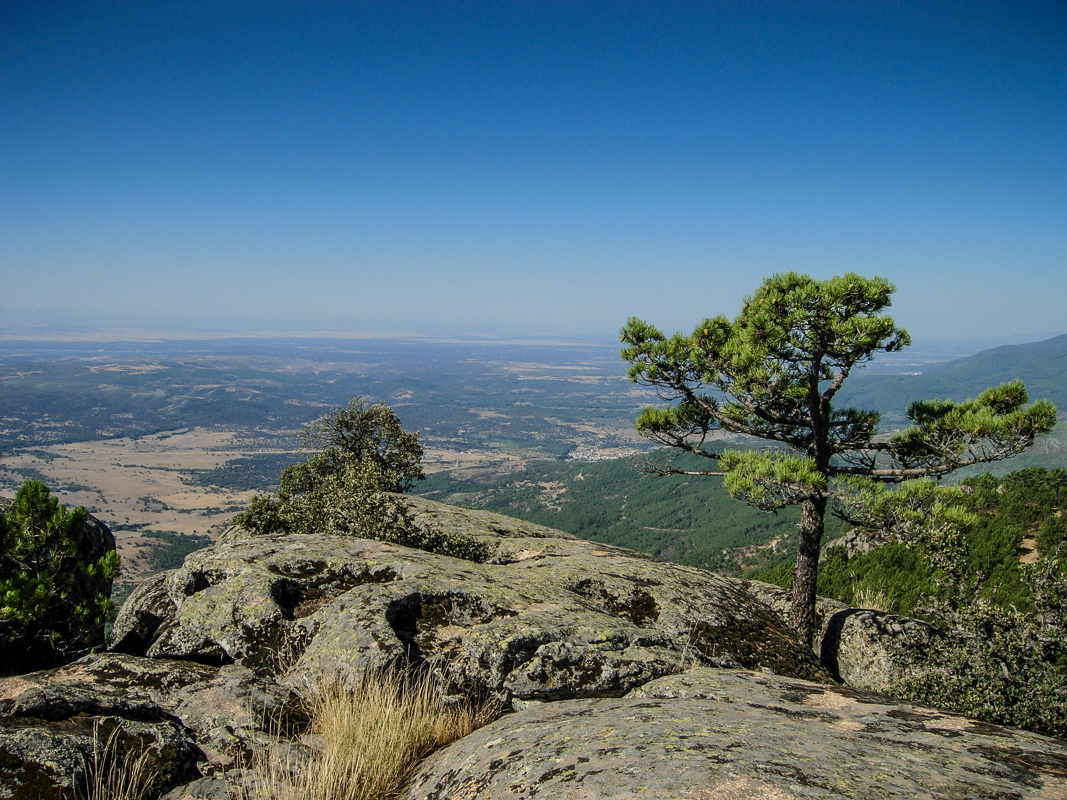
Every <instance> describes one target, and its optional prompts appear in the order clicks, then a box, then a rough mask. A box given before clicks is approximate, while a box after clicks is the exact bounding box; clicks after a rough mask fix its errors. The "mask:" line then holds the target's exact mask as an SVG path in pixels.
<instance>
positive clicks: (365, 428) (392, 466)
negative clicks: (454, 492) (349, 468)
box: [301, 397, 423, 492]
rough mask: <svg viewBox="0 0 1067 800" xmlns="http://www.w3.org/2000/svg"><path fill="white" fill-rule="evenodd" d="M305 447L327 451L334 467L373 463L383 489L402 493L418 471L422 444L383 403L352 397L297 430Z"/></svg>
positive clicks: (413, 480)
mask: <svg viewBox="0 0 1067 800" xmlns="http://www.w3.org/2000/svg"><path fill="white" fill-rule="evenodd" d="M301 440H302V443H303V445H304V447H305V448H307V449H308V450H321V451H323V452H324V453H328V454H330V461H331V464H332V465H333V467H334V468H335V469H337V470H340V469H342V465H343V464H352V463H361V464H365V465H371V464H373V465H374V467H375V469H376V472H377V474H376V478H375V480H376V482H377V483H378V485H379V486H380V487H381V489H382V490H383V491H387V492H406V491H408V490H409V489H410V488H411V487H412V485H413V484H414V483H415V481H417V480H421V479H422V478H423V474H422V445H421V444H420V443H419V434H418V433H408V432H407V431H405V430H404V426H403V425H401V424H400V418H399V417H398V416H397V415H396V412H394V411H393V409H391V408H390V407H389V406H387V405H386V404H385V403H382V402H378V403H375V404H374V405H370V404H369V403H368V402H367V401H366V400H365V399H364V398H362V397H353V398H352V399H351V400H349V401H348V405H347V406H345V407H344V408H339V409H337V410H336V411H332V412H330V413H328V414H323V415H322V416H321V417H319V418H318V419H317V420H315V421H314V422H312V423H311V425H309V426H308V427H307V428H305V429H304V430H303V432H302V433H301Z"/></svg>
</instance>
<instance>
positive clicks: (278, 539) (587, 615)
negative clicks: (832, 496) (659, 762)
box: [115, 498, 829, 700]
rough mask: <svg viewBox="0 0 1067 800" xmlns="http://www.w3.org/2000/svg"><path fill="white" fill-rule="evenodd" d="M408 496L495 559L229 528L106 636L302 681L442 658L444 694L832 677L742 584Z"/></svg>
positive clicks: (570, 693)
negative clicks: (706, 674)
mask: <svg viewBox="0 0 1067 800" xmlns="http://www.w3.org/2000/svg"><path fill="white" fill-rule="evenodd" d="M409 502H410V503H411V504H412V506H413V508H414V510H415V512H416V515H417V518H419V519H420V520H421V521H423V522H424V523H430V524H433V525H435V526H436V527H438V528H441V529H444V530H449V531H456V532H461V533H467V534H470V535H473V536H476V537H478V538H480V539H482V540H484V541H486V542H489V543H491V544H492V545H493V547H494V548H495V555H494V558H493V559H492V560H491V562H490V563H485V564H476V563H472V562H468V561H463V560H460V559H455V558H450V557H447V556H441V555H434V554H431V553H427V552H424V551H420V550H413V549H408V548H404V547H399V546H396V545H391V544H385V543H382V542H377V541H369V540H363V539H356V538H352V537H341V536H330V535H325V534H324V535H288V536H252V535H248V534H242V533H240V532H237V531H234V532H231V533H228V534H227V535H226V536H225V537H223V538H222V539H221V540H220V541H219V542H218V543H217V544H216V545H215V546H214V547H212V548H208V549H206V550H201V551H199V552H196V553H193V554H192V555H190V556H189V557H188V558H187V559H186V561H185V564H184V565H183V566H182V567H181V568H179V569H177V570H173V571H171V572H169V573H166V574H165V575H164V576H163V577H162V578H159V579H156V581H155V582H153V583H152V584H151V585H149V586H146V587H142V590H139V591H138V592H137V593H135V595H133V596H131V597H130V599H129V600H128V601H127V602H126V604H125V605H124V606H123V609H122V613H121V615H120V617H119V620H118V621H117V622H116V626H115V630H116V632H119V633H120V638H119V641H120V642H121V644H117V645H116V646H121V647H123V648H131V649H132V650H133V651H134V652H139V653H144V654H146V655H148V656H150V657H155V658H179V659H190V660H194V661H201V662H205V663H209V664H225V663H235V664H238V665H241V666H243V667H247V668H248V669H250V670H252V671H253V672H255V673H256V674H257V675H259V676H261V677H273V676H282V678H283V680H284V682H285V683H287V685H289V686H291V687H293V688H294V689H296V690H298V691H305V690H306V687H308V686H314V685H319V684H321V683H323V682H327V681H330V680H334V679H335V677H336V676H340V677H341V678H342V679H347V680H356V679H358V677H359V676H360V675H361V674H362V672H363V671H364V670H365V669H366V667H367V666H368V665H370V664H372V663H380V662H383V661H389V660H394V659H403V660H408V661H411V662H416V663H418V662H430V663H432V664H434V665H436V667H437V669H438V674H439V676H440V677H441V678H442V679H443V681H444V684H445V686H446V691H448V692H450V693H471V692H476V693H481V694H494V693H495V694H497V695H503V696H505V697H506V698H512V697H514V698H519V699H522V700H558V699H563V698H570V697H603V696H620V695H622V694H625V693H626V692H627V691H629V690H631V689H633V688H634V687H636V686H640V685H642V684H644V683H646V682H648V681H650V680H652V679H654V678H657V677H661V676H663V675H667V674H670V673H672V672H675V671H677V670H678V669H679V667H680V666H681V665H683V664H687V663H697V664H706V665H718V666H728V667H729V666H743V667H747V668H752V669H760V668H767V669H771V670H773V671H774V672H776V673H779V674H788V675H795V676H797V677H804V678H814V679H822V680H829V675H828V673H827V672H826V671H825V670H824V669H823V668H822V667H821V666H820V664H819V662H818V660H817V659H816V658H815V657H814V654H813V653H811V652H810V651H809V650H808V649H807V648H804V647H802V646H800V645H799V644H798V642H797V640H796V637H795V636H794V635H793V633H792V632H791V631H790V630H789V629H788V628H787V627H786V626H785V625H784V623H783V622H782V621H781V619H779V617H778V616H777V615H776V614H775V613H774V612H773V611H772V610H771V609H770V608H768V607H767V605H766V604H765V603H763V602H761V601H760V600H758V599H757V598H756V597H755V596H754V595H753V594H752V593H751V592H750V591H748V589H747V588H746V584H745V583H744V582H742V581H737V580H732V579H729V578H724V577H721V576H718V575H713V574H711V573H708V572H705V571H703V570H699V569H695V568H691V567H684V566H680V565H677V564H671V563H667V562H663V561H659V560H657V559H654V558H651V557H649V556H645V555H642V554H640V553H636V552H633V551H629V550H623V549H620V548H614V547H608V546H606V545H601V544H597V543H594V542H587V541H583V540H580V539H576V538H574V537H571V536H569V535H567V534H562V533H559V532H557V531H552V530H551V529H548V528H544V527H542V526H537V525H532V524H529V523H524V522H520V521H518V520H513V519H510V518H507V517H503V516H500V515H497V514H492V513H488V512H478V511H470V510H466V509H459V508H454V507H451V506H444V505H442V504H439V503H434V502H432V501H429V500H424V499H420V498H409ZM145 620H149V624H145V622H144V621H145ZM150 628H154V632H152V633H151V634H147V635H146V634H145V633H144V632H146V631H148V630H149V629H150ZM131 631H139V633H137V634H136V635H133V634H131V633H128V632H131ZM135 644H136V647H135V646H134V645H135Z"/></svg>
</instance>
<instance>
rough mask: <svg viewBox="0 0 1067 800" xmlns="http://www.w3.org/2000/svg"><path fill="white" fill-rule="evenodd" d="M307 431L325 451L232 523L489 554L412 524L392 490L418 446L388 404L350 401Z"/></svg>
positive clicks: (416, 472) (459, 554) (472, 542)
mask: <svg viewBox="0 0 1067 800" xmlns="http://www.w3.org/2000/svg"><path fill="white" fill-rule="evenodd" d="M364 416H367V417H368V419H363V417H364ZM308 430H309V431H310V432H311V433H309V434H308V435H307V436H305V437H304V440H305V444H306V445H310V444H314V443H326V444H328V445H329V446H328V447H327V449H325V450H323V451H321V452H318V453H314V454H313V455H312V456H311V457H310V458H308V460H307V461H305V462H304V463H301V464H293V465H291V466H289V467H286V468H285V470H284V471H283V472H282V477H281V481H280V483H279V486H278V491H277V493H276V494H275V495H274V496H273V497H271V496H259V497H256V498H254V499H253V501H252V504H251V505H250V506H249V508H248V510H247V511H244V512H242V513H240V514H238V515H237V516H235V517H234V518H233V519H232V521H231V523H232V524H233V525H236V526H238V527H240V528H243V529H245V530H247V531H249V532H251V533H256V534H278V533H281V534H288V533H332V534H340V535H348V536H360V537H363V538H365V539H376V540H378V541H383V542H393V543H395V544H400V545H403V546H405V547H416V548H419V549H421V550H427V551H430V552H434V553H440V554H442V555H449V556H454V557H456V558H463V559H466V560H468V561H479V562H481V561H486V560H488V558H489V557H490V556H491V555H492V550H491V548H490V547H489V546H488V545H486V544H484V543H482V542H480V541H479V540H477V539H475V538H474V537H472V536H468V535H466V534H459V533H451V532H449V533H446V532H442V531H439V530H436V529H430V528H423V527H420V526H419V525H418V524H416V523H415V521H414V519H413V518H412V515H411V511H410V510H409V509H408V506H407V504H406V503H405V502H404V501H403V500H402V499H401V498H400V497H399V496H398V495H397V494H395V492H397V491H400V490H403V489H405V488H407V487H408V486H409V485H410V484H411V482H412V481H414V480H416V479H417V478H418V477H419V476H421V474H422V469H421V466H420V464H419V460H420V459H421V458H422V448H421V447H420V446H419V444H418V435H417V434H408V433H405V432H404V430H403V429H402V428H400V422H399V420H398V419H397V418H396V416H395V415H394V414H393V412H392V410H391V409H389V407H388V406H385V405H384V404H382V403H379V404H377V405H375V406H367V405H366V403H365V402H363V401H362V400H360V399H359V398H357V399H354V400H353V401H351V402H350V403H349V404H348V407H347V408H345V409H341V410H339V411H337V412H334V413H332V414H327V415H326V416H324V417H322V418H321V419H320V420H319V421H318V422H316V423H314V424H313V425H312V426H311V427H310V428H309V429H308ZM357 433H359V436H361V437H362V441H357V439H358V438H359V437H357Z"/></svg>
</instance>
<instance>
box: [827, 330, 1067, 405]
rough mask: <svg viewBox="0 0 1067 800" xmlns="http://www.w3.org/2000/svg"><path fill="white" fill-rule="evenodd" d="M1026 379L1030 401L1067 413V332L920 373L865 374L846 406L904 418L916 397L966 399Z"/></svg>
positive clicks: (855, 381) (843, 399)
mask: <svg viewBox="0 0 1067 800" xmlns="http://www.w3.org/2000/svg"><path fill="white" fill-rule="evenodd" d="M1015 378H1021V379H1022V380H1023V381H1024V382H1025V383H1026V390H1027V392H1028V393H1029V395H1030V400H1031V401H1034V400H1039V399H1042V398H1044V399H1048V400H1051V401H1052V402H1053V403H1055V404H1056V407H1057V408H1058V409H1059V411H1060V412H1061V414H1064V413H1067V334H1064V335H1062V336H1055V337H1053V338H1051V339H1045V340H1044V341H1040V342H1030V343H1028V344H1015V345H1004V346H1003V347H995V348H993V349H991V350H983V351H981V352H980V353H976V354H974V355H973V356H968V357H967V358H961V359H957V360H955V361H949V362H947V363H945V364H938V365H936V366H933V367H929V368H928V369H926V370H924V371H923V372H922V373H920V374H899V375H889V374H877V375H876V374H864V373H863V372H862V371H859V372H857V373H855V375H854V376H853V377H852V378H851V379H850V380H849V381H848V382H846V383H845V385H844V386H843V387H842V388H841V393H840V395H839V396H838V402H839V403H840V404H841V405H850V406H857V407H859V408H870V409H875V410H877V411H880V412H881V413H882V414H883V416H885V418H886V420H887V421H894V420H902V419H903V417H904V412H905V411H906V410H907V407H908V404H909V403H911V402H912V401H914V400H929V399H932V398H935V397H936V398H941V399H946V400H955V401H957V402H958V401H960V400H966V399H967V398H969V397H974V396H976V395H977V394H979V393H980V392H981V391H982V390H983V389H986V388H987V387H989V386H996V385H997V384H1000V383H1004V382H1006V381H1010V380H1014V379H1015Z"/></svg>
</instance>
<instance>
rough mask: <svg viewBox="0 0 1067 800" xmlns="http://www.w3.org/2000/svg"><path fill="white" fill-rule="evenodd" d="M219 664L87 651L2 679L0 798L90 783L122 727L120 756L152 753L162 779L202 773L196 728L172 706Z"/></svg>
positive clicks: (58, 793) (31, 797)
mask: <svg viewBox="0 0 1067 800" xmlns="http://www.w3.org/2000/svg"><path fill="white" fill-rule="evenodd" d="M213 673H214V670H211V669H210V668H205V667H203V666H202V665H199V664H189V663H183V662H158V661H152V660H149V659H132V658H129V657H123V656H87V657H85V658H83V659H81V660H79V661H76V662H74V663H73V664H68V665H67V666H64V667H58V668H55V669H50V670H45V671H42V672H35V673H29V674H27V675H20V676H17V677H11V678H5V679H2V680H0V776H2V778H3V779H2V780H0V798H3V799H4V800H9V799H10V800H41V799H42V798H45V799H48V798H57V799H58V798H67V797H72V796H73V793H74V792H75V791H76V790H77V791H82V790H84V788H85V784H86V779H87V776H88V773H89V770H90V769H92V765H93V764H95V763H97V762H98V761H100V762H101V763H103V762H102V760H103V757H104V743H105V742H106V741H107V740H108V739H109V738H110V737H111V736H112V734H114V736H115V739H114V746H115V748H116V752H115V753H114V754H113V757H114V758H117V759H120V760H121V759H127V758H129V759H135V758H137V757H139V756H140V755H141V754H142V753H147V754H148V761H147V765H148V767H149V769H150V770H151V771H152V772H153V773H155V775H156V776H157V777H156V785H157V787H167V786H172V785H174V784H175V783H178V782H182V781H187V780H190V779H192V778H195V777H196V776H198V775H199V771H198V769H197V762H198V761H202V760H203V758H204V756H203V753H202V752H201V750H200V748H199V747H198V746H197V744H196V740H195V736H194V735H193V734H192V732H191V731H189V730H188V729H187V728H186V727H185V726H184V725H183V724H182V723H181V722H180V720H179V719H178V718H177V717H176V716H174V715H173V714H172V713H170V712H169V711H168V708H169V707H172V706H173V704H174V702H175V699H176V694H177V692H179V691H180V690H181V689H183V688H185V687H187V686H189V685H191V684H194V683H196V682H198V681H201V680H204V679H205V678H207V677H209V676H210V675H211V674H213Z"/></svg>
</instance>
